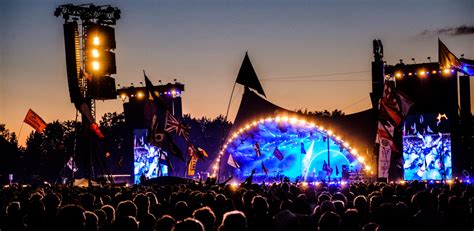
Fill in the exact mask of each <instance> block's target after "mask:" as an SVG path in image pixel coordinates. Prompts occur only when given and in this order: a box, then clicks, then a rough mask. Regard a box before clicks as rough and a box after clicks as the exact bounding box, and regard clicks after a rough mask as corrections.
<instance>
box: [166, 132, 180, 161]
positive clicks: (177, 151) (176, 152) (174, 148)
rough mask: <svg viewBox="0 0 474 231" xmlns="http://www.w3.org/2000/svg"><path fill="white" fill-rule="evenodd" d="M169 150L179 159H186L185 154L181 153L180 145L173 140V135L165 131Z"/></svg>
mask: <svg viewBox="0 0 474 231" xmlns="http://www.w3.org/2000/svg"><path fill="white" fill-rule="evenodd" d="M164 147H166V148H167V150H168V151H169V152H170V153H171V154H172V155H173V156H175V157H177V158H178V159H180V160H182V161H184V157H183V154H182V153H181V149H179V147H178V145H176V144H175V143H174V141H173V137H172V136H171V134H169V133H165V146H164Z"/></svg>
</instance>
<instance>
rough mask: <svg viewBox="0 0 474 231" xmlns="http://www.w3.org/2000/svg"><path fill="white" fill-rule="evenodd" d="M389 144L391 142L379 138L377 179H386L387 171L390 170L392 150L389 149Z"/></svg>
mask: <svg viewBox="0 0 474 231" xmlns="http://www.w3.org/2000/svg"><path fill="white" fill-rule="evenodd" d="M391 143H392V141H391V140H389V139H386V138H383V137H380V148H379V167H378V177H379V178H388V170H389V169H390V158H391V155H392V149H391V148H390V146H392V145H391Z"/></svg>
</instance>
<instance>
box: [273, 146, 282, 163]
mask: <svg viewBox="0 0 474 231" xmlns="http://www.w3.org/2000/svg"><path fill="white" fill-rule="evenodd" d="M273 155H274V156H275V157H276V158H277V159H278V160H280V161H281V160H283V154H282V153H281V152H280V150H279V149H278V147H275V150H274V151H273Z"/></svg>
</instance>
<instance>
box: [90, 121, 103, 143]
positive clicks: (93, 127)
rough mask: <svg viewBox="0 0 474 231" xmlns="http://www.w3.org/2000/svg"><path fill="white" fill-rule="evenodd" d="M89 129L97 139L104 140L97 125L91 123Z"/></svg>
mask: <svg viewBox="0 0 474 231" xmlns="http://www.w3.org/2000/svg"><path fill="white" fill-rule="evenodd" d="M90 129H91V130H92V131H93V132H94V133H95V134H96V135H97V137H99V138H100V139H103V138H104V135H103V134H102V132H101V131H100V129H99V125H97V123H95V122H94V123H92V124H91V126H90Z"/></svg>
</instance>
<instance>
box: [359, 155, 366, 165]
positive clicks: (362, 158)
mask: <svg viewBox="0 0 474 231" xmlns="http://www.w3.org/2000/svg"><path fill="white" fill-rule="evenodd" d="M357 160H358V161H359V162H361V163H364V161H365V158H364V157H363V156H359V157H358V158H357Z"/></svg>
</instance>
